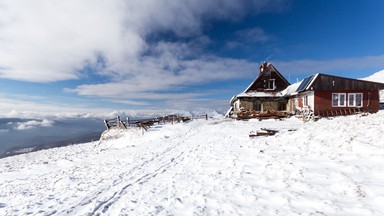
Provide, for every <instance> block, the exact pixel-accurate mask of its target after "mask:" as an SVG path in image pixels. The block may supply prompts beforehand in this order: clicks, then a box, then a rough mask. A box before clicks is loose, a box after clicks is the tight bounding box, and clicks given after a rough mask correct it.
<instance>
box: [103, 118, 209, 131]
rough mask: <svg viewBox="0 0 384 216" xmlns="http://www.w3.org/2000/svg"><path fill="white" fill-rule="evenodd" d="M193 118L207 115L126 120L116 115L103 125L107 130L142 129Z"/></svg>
mask: <svg viewBox="0 0 384 216" xmlns="http://www.w3.org/2000/svg"><path fill="white" fill-rule="evenodd" d="M193 119H206V120H208V115H207V114H205V115H195V116H191V117H189V116H182V115H166V116H160V117H155V118H141V119H140V118H139V119H130V118H129V117H127V120H126V122H124V121H122V120H121V119H120V116H117V117H116V118H114V119H105V120H104V124H105V127H106V128H107V129H108V130H109V129H111V128H125V129H126V128H127V127H141V128H143V129H144V130H148V128H150V127H151V126H152V125H154V124H166V123H172V124H174V123H178V122H187V121H190V120H193Z"/></svg>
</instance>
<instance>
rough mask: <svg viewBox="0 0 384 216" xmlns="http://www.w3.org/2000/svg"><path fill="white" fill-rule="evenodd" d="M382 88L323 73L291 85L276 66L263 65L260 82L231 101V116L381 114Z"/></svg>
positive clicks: (258, 80)
mask: <svg viewBox="0 0 384 216" xmlns="http://www.w3.org/2000/svg"><path fill="white" fill-rule="evenodd" d="M380 89H384V83H378V82H371V81H365V80H358V79H351V78H345V77H338V76H332V75H326V74H320V73H319V74H315V75H312V76H309V77H307V78H305V79H304V80H302V81H301V82H299V83H295V84H293V85H290V83H289V82H288V81H287V80H286V79H285V78H284V77H283V76H282V75H281V74H280V73H279V72H278V71H277V69H276V68H275V67H274V66H273V65H272V64H270V63H263V64H262V65H261V66H260V72H259V75H258V76H257V77H256V79H255V80H254V81H253V82H252V83H251V84H250V85H249V86H248V88H246V89H245V91H244V92H242V93H240V94H238V95H235V96H234V97H233V98H232V99H231V102H230V105H231V107H230V109H229V111H228V113H227V115H228V116H230V117H233V118H252V117H263V116H284V115H287V114H288V113H290V114H294V113H297V111H302V110H306V111H310V112H313V113H314V114H315V115H317V116H336V115H348V114H353V113H356V112H362V111H363V112H377V111H378V110H379V107H380V99H379V90H380Z"/></svg>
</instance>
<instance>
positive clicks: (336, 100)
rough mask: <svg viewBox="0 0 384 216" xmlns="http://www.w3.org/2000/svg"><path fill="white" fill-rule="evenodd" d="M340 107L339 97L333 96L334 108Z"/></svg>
mask: <svg viewBox="0 0 384 216" xmlns="http://www.w3.org/2000/svg"><path fill="white" fill-rule="evenodd" d="M338 105H339V95H338V94H332V106H338Z"/></svg>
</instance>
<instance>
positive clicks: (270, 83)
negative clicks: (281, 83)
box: [265, 79, 276, 90]
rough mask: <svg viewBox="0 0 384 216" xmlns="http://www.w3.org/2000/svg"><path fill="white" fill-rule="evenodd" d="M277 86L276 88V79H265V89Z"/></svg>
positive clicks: (272, 88)
mask: <svg viewBox="0 0 384 216" xmlns="http://www.w3.org/2000/svg"><path fill="white" fill-rule="evenodd" d="M275 88H276V86H275V79H269V80H265V89H266V90H274V89H275Z"/></svg>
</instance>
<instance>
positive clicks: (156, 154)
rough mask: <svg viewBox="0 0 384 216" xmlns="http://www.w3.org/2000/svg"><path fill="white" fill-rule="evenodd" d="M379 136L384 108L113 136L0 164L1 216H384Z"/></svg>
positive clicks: (383, 156) (383, 152)
mask: <svg viewBox="0 0 384 216" xmlns="http://www.w3.org/2000/svg"><path fill="white" fill-rule="evenodd" d="M261 127H266V128H273V129H277V130H279V133H277V134H276V135H275V136H270V137H257V138H253V139H251V138H249V137H248V134H249V132H250V131H256V130H258V129H260V128H261ZM383 134H384V111H380V112H379V113H377V114H371V115H368V116H364V117H361V116H358V115H355V116H348V117H337V118H334V119H332V120H329V119H320V120H319V121H317V122H307V123H304V122H302V121H300V120H297V119H296V118H294V117H293V118H290V119H286V120H283V121H279V120H265V121H257V120H250V121H235V120H228V119H226V120H224V119H221V120H208V121H206V120H197V121H193V122H190V123H181V124H175V125H158V126H157V125H156V126H154V127H152V128H151V129H150V130H149V131H148V132H146V133H142V132H141V131H140V130H138V129H130V130H126V131H110V132H109V133H107V134H104V135H103V139H102V140H101V141H100V142H92V143H86V144H79V145H73V146H68V147H62V148H54V149H47V150H42V151H38V152H33V153H28V154H23V155H18V156H13V157H7V158H3V159H0V215H99V214H100V215H350V216H351V215H358V216H361V215H384V204H383V203H384V166H383V163H384V140H383Z"/></svg>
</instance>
